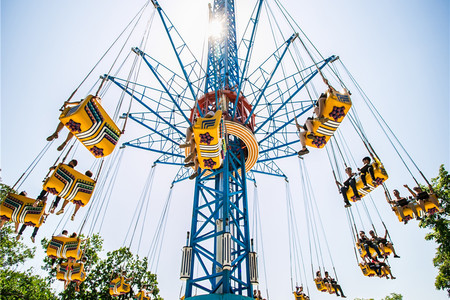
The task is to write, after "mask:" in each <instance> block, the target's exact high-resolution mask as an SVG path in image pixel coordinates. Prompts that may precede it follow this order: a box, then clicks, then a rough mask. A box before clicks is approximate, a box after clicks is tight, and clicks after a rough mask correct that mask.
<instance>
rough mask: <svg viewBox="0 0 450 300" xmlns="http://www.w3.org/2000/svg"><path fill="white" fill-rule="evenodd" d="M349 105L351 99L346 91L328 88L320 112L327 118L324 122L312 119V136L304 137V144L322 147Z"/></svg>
mask: <svg viewBox="0 0 450 300" xmlns="http://www.w3.org/2000/svg"><path fill="white" fill-rule="evenodd" d="M351 107H352V101H351V99H350V95H349V94H348V93H347V92H345V93H339V92H337V91H335V90H331V91H330V90H328V91H327V99H326V100H325V107H324V108H323V112H322V113H323V116H324V117H325V118H327V119H328V120H327V121H326V122H324V123H321V122H320V121H319V120H318V119H314V120H313V121H312V123H313V124H312V125H313V132H312V133H313V134H314V137H313V138H309V137H306V145H308V146H311V147H315V148H323V147H324V146H325V144H326V143H327V142H328V140H329V139H330V138H331V137H332V136H333V134H334V132H335V131H336V130H337V129H338V127H339V125H340V124H341V122H342V120H344V117H345V115H347V113H348V111H349V110H350V108H351Z"/></svg>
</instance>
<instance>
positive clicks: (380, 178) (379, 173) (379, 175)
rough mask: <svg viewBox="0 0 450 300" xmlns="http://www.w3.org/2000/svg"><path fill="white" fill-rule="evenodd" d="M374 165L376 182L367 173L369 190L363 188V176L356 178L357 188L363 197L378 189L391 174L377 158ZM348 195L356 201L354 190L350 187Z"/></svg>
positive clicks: (351, 199)
mask: <svg viewBox="0 0 450 300" xmlns="http://www.w3.org/2000/svg"><path fill="white" fill-rule="evenodd" d="M372 166H373V172H374V175H375V184H373V183H372V177H370V175H369V174H366V181H367V185H368V186H369V189H368V190H365V189H363V187H364V184H363V182H362V180H361V177H359V178H358V179H357V180H356V189H357V190H358V193H359V195H360V196H361V197H364V196H366V195H367V194H369V193H370V192H372V191H373V190H374V189H376V188H377V187H378V186H380V185H381V184H382V183H383V182H385V181H386V180H387V179H388V178H389V176H388V174H387V172H386V169H385V168H384V166H383V164H382V163H381V162H380V161H379V160H378V159H375V161H374V162H373V163H372ZM347 197H348V199H350V201H352V202H356V201H357V200H356V199H355V195H354V193H353V190H352V189H351V188H349V189H348V190H347Z"/></svg>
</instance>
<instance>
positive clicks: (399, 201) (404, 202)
mask: <svg viewBox="0 0 450 300" xmlns="http://www.w3.org/2000/svg"><path fill="white" fill-rule="evenodd" d="M392 193H393V194H394V196H395V199H394V200H391V199H390V198H389V196H388V194H387V193H385V195H386V200H387V202H388V203H389V204H393V205H395V209H396V210H397V212H398V214H399V215H400V218H402V220H403V223H405V224H406V223H408V220H405V214H404V213H403V210H404V209H405V208H407V207H409V208H410V209H411V210H412V212H413V214H414V215H415V216H416V220H422V218H421V217H420V215H419V213H418V212H417V209H416V206H415V205H414V203H412V202H410V201H409V200H408V199H406V198H404V197H401V196H400V192H399V191H398V190H393V191H392Z"/></svg>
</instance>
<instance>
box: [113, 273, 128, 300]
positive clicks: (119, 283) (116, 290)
mask: <svg viewBox="0 0 450 300" xmlns="http://www.w3.org/2000/svg"><path fill="white" fill-rule="evenodd" d="M130 290H131V285H130V284H128V283H125V278H124V277H123V276H119V277H117V278H115V279H113V280H112V281H111V282H110V283H109V294H110V295H111V296H119V295H122V294H126V293H129V292H130Z"/></svg>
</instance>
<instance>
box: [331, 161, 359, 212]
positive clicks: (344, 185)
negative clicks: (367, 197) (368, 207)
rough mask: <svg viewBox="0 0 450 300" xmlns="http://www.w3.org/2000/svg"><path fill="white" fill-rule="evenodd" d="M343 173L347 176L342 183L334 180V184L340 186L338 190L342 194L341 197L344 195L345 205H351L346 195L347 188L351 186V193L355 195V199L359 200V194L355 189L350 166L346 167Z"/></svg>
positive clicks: (353, 174)
mask: <svg viewBox="0 0 450 300" xmlns="http://www.w3.org/2000/svg"><path fill="white" fill-rule="evenodd" d="M345 173H346V174H347V175H348V178H347V180H346V181H344V183H340V182H339V181H337V180H336V184H337V185H338V186H339V187H340V191H341V194H342V197H344V202H345V207H350V206H352V205H351V204H350V202H349V201H348V197H347V191H348V189H349V188H352V190H353V194H354V195H355V200H360V199H361V196H360V195H359V193H358V190H357V189H356V181H355V177H354V176H355V173H353V172H352V168H350V167H347V168H346V169H345Z"/></svg>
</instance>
